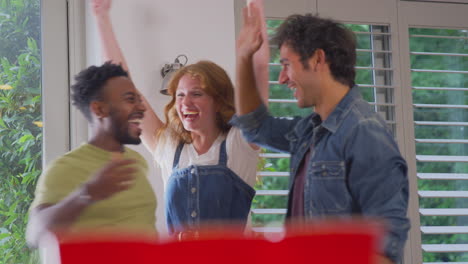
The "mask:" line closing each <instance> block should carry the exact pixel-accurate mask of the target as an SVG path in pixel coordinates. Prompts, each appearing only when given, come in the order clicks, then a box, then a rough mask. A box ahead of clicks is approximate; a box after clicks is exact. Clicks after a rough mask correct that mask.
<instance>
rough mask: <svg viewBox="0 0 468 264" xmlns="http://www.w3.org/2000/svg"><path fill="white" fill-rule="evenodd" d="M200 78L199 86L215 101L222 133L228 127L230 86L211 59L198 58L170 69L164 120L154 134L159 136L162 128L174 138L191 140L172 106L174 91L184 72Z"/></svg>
mask: <svg viewBox="0 0 468 264" xmlns="http://www.w3.org/2000/svg"><path fill="white" fill-rule="evenodd" d="M187 74H188V75H190V76H191V77H192V78H198V79H199V80H200V85H201V88H202V89H203V90H204V91H205V92H206V93H207V94H208V95H210V96H211V97H213V99H214V102H215V104H217V109H218V112H217V113H216V123H217V126H218V128H219V129H220V130H221V131H222V133H227V132H228V131H229V129H230V128H231V125H230V124H229V120H230V119H231V117H232V116H233V115H234V113H235V108H234V86H233V84H232V82H231V79H230V78H229V76H228V74H227V73H226V71H225V70H224V69H223V68H221V67H220V66H219V65H217V64H216V63H214V62H211V61H205V60H203V61H199V62H197V63H194V64H190V65H187V66H185V67H182V68H181V69H179V70H178V71H177V72H175V73H174V75H173V76H172V78H171V80H170V81H169V83H168V93H169V95H170V96H171V97H172V99H171V101H170V102H169V103H168V104H167V105H166V107H165V108H164V116H165V118H166V122H165V124H164V125H163V126H162V127H161V128H160V129H159V130H158V131H157V133H156V137H157V138H159V137H161V136H162V135H163V134H164V133H165V132H166V131H167V133H168V135H169V137H171V138H172V139H173V140H175V141H176V142H183V143H192V137H191V134H190V131H187V130H185V128H184V126H183V124H182V121H181V120H180V117H179V115H178V114H177V109H176V106H175V105H176V91H177V87H178V85H179V81H180V79H181V78H182V77H183V76H184V75H187Z"/></svg>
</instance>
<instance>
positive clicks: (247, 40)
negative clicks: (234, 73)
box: [236, 3, 264, 58]
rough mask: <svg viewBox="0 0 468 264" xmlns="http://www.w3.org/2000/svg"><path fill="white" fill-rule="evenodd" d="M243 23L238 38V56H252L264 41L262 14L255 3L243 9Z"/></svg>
mask: <svg viewBox="0 0 468 264" xmlns="http://www.w3.org/2000/svg"><path fill="white" fill-rule="evenodd" d="M242 15H243V25H242V28H241V31H240V33H239V37H238V39H237V45H236V50H237V56H238V57H244V58H245V57H250V56H253V54H254V53H255V52H257V51H258V50H259V49H260V47H261V45H262V43H263V41H264V40H263V37H262V16H261V13H260V10H259V8H258V7H257V6H256V4H255V3H250V4H249V5H248V6H246V7H244V8H243V9H242Z"/></svg>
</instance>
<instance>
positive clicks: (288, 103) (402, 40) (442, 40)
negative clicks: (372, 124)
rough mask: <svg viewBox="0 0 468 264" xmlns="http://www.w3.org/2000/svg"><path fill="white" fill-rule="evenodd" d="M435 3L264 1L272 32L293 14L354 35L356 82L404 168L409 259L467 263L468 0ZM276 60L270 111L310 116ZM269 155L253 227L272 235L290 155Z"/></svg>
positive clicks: (277, 222) (279, 222) (279, 219)
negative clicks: (280, 79) (281, 80)
mask: <svg viewBox="0 0 468 264" xmlns="http://www.w3.org/2000/svg"><path fill="white" fill-rule="evenodd" d="M435 2H438V3H430V2H428V1H401V0H394V1H380V0H377V1H370V0H369V1H368V0H352V1H345V2H343V1H338V0H327V1H324V0H316V1H312V0H310V1H303V0H297V1H288V4H287V5H286V4H281V3H277V1H273V3H270V2H268V1H265V3H266V5H267V6H266V7H265V9H266V10H265V12H266V16H267V17H268V18H269V19H270V20H269V21H268V26H269V27H270V28H269V32H270V33H271V32H272V31H273V28H274V27H276V26H278V25H279V24H280V23H281V19H284V18H285V17H287V16H288V15H290V14H293V13H318V14H319V15H320V16H322V17H330V18H333V19H336V20H338V21H341V22H343V23H345V24H347V25H348V27H350V28H351V29H352V30H353V31H354V32H355V33H356V37H357V42H358V47H357V55H358V61H357V67H356V68H357V79H356V83H357V84H358V85H359V87H360V90H361V92H362V94H363V97H364V98H365V99H366V100H367V101H369V102H370V104H371V105H372V107H373V108H374V110H375V111H376V112H378V113H379V114H381V115H382V117H383V118H384V119H385V120H387V123H388V125H389V126H390V127H391V128H392V130H393V132H394V135H395V138H396V140H397V142H398V144H399V146H400V150H401V152H402V154H403V156H404V157H405V159H406V160H407V162H408V169H409V171H408V178H409V182H410V203H409V209H408V216H409V218H410V220H411V225H412V228H411V230H410V232H409V234H408V235H409V239H408V241H407V244H406V248H405V256H404V261H403V262H404V263H414V264H416V263H417V264H419V263H426V264H429V263H450V262H452V263H457V262H458V263H465V262H466V263H468V246H467V245H468V235H467V233H468V229H467V228H466V226H467V221H468V199H467V198H468V184H467V180H468V141H467V138H468V134H467V133H468V132H467V126H468V106H467V105H468V99H467V98H468V96H467V94H468V55H467V54H468V49H467V47H468V44H467V43H468V33H467V32H468V26H467V25H468V17H467V16H466V14H467V13H468V3H466V1H435ZM281 6H284V8H285V10H286V11H284V12H283V11H282V9H281ZM364 7H365V8H364ZM291 10H294V11H291ZM271 54H272V61H271V64H270V80H271V81H270V98H271V99H270V109H271V111H272V112H273V114H274V115H277V116H292V115H298V114H299V115H305V114H308V113H309V112H308V111H307V110H299V109H297V108H295V107H296V106H295V100H294V99H293V98H292V96H291V94H290V93H289V92H288V89H287V88H285V87H281V86H280V85H279V84H278V83H277V82H276V81H277V76H278V72H279V70H280V68H279V66H278V59H277V56H278V51H277V50H276V49H275V47H272V50H271ZM263 156H264V157H265V159H264V162H265V163H266V165H267V166H265V168H264V170H263V171H261V172H260V173H259V175H260V176H262V178H261V182H260V183H259V184H258V185H257V189H258V195H257V196H256V197H255V200H254V208H253V210H252V212H253V218H252V220H253V226H255V227H256V230H257V231H258V232H276V231H279V230H281V226H282V221H283V220H284V214H285V211H286V210H285V208H286V199H287V193H288V190H287V188H288V176H289V169H288V167H289V161H288V157H289V156H288V155H285V154H278V153H264V154H263Z"/></svg>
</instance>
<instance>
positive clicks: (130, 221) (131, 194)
mask: <svg viewBox="0 0 468 264" xmlns="http://www.w3.org/2000/svg"><path fill="white" fill-rule="evenodd" d="M72 91H73V95H72V99H73V103H74V105H75V106H77V107H78V108H79V109H80V110H81V112H82V113H83V114H84V115H85V117H86V118H87V119H88V121H89V122H90V126H91V131H92V133H91V137H90V140H89V141H88V143H85V144H82V145H81V146H80V147H78V148H76V149H74V150H72V151H70V152H68V153H67V154H65V155H63V156H62V157H60V158H58V159H56V160H55V161H53V162H52V163H51V164H49V165H48V167H47V169H46V170H45V171H44V172H43V174H42V175H41V176H40V178H39V181H38V184H37V187H36V196H35V199H34V201H33V203H32V205H31V210H30V217H29V223H28V229H27V240H28V243H29V244H30V245H31V246H37V244H38V243H39V241H40V238H41V236H42V235H43V234H44V233H46V232H47V231H52V232H64V233H70V232H71V233H75V232H76V233H83V231H85V232H105V233H106V234H107V233H109V232H110V233H111V234H112V233H117V232H118V234H119V235H122V234H131V235H145V238H147V237H148V235H149V237H153V238H156V229H155V211H156V197H155V195H154V193H153V190H152V188H151V185H150V183H149V181H148V179H147V177H146V175H147V171H148V166H147V164H146V161H145V160H144V159H143V157H142V156H141V155H140V154H138V153H137V152H135V151H133V150H131V149H129V148H127V147H125V146H124V144H139V143H140V142H141V140H140V138H139V136H140V134H141V128H140V127H139V126H140V123H141V122H142V120H144V112H145V111H146V108H145V106H144V104H143V102H142V99H141V97H140V94H139V93H138V92H137V90H136V88H135V86H134V85H133V83H132V81H131V80H130V79H129V77H128V73H127V72H126V71H124V70H123V69H122V67H121V66H119V65H114V64H111V63H109V62H108V63H105V64H103V65H102V66H99V67H96V66H91V67H89V68H87V69H85V70H83V71H82V72H81V73H79V74H78V75H77V76H76V83H75V84H74V85H73V86H72ZM78 231H79V232H78Z"/></svg>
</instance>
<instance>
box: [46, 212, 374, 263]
mask: <svg viewBox="0 0 468 264" xmlns="http://www.w3.org/2000/svg"><path fill="white" fill-rule="evenodd" d="M381 227H382V225H380V224H377V223H376V222H370V221H326V222H324V221H321V222H313V223H312V224H311V223H308V224H307V225H306V224H300V223H290V224H289V225H288V226H287V232H286V233H281V232H276V233H275V234H268V233H265V234H259V233H252V234H251V235H246V234H245V233H241V232H236V231H233V230H238V229H236V228H228V227H226V226H216V227H213V226H207V227H206V228H203V229H201V231H200V232H199V235H197V239H189V240H184V241H177V239H167V240H164V241H163V240H161V239H160V240H158V241H156V240H154V241H151V240H148V239H147V237H146V238H144V239H139V237H138V236H127V235H125V236H124V235H122V234H120V235H115V234H114V235H109V234H106V235H103V234H100V235H97V233H93V234H92V235H90V233H87V235H83V234H80V235H79V236H76V235H74V236H70V235H67V236H64V235H59V236H58V237H59V239H58V240H55V243H56V245H55V246H50V245H49V246H48V248H49V249H50V248H55V249H56V250H55V253H54V250H52V251H50V250H49V251H48V252H52V253H47V250H46V251H45V252H46V254H45V256H46V259H45V261H46V262H44V263H47V264H60V263H61V264H78V263H80V264H82V263H90V264H92V263H117V264H118V263H168V262H170V263H185V264H186V263H216V264H219V263H239V264H245V263H268V264H273V263H282V264H284V263H327V264H334V263H336V264H338V263H340V264H342V263H346V264H349V263H356V264H357V263H359V264H371V263H374V257H375V254H376V252H377V251H378V248H379V244H380V243H381V238H382V234H383V229H382V228H381ZM57 241H59V242H57ZM52 243H53V242H52ZM57 244H58V247H57ZM57 249H58V250H57ZM57 252H59V253H58V254H59V256H53V254H57ZM43 259H44V258H43Z"/></svg>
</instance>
